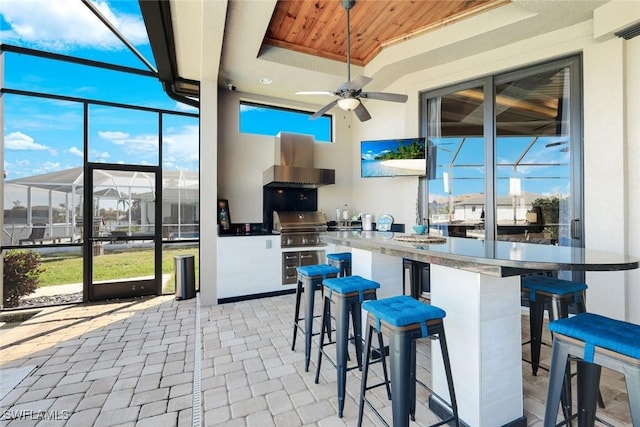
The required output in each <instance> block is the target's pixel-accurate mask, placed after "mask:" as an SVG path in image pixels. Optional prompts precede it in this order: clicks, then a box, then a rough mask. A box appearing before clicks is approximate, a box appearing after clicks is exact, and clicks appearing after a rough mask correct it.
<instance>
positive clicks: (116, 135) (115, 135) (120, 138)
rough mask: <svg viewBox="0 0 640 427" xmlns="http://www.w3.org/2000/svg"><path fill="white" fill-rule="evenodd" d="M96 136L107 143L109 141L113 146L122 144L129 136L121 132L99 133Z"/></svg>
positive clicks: (106, 131)
mask: <svg viewBox="0 0 640 427" xmlns="http://www.w3.org/2000/svg"><path fill="white" fill-rule="evenodd" d="M98 136H99V137H100V138H102V139H106V140H107V141H111V142H113V143H114V144H118V145H120V144H124V143H125V142H126V140H127V138H129V134H128V133H126V132H121V131H108V130H105V131H99V132H98Z"/></svg>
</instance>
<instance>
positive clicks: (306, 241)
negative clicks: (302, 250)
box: [273, 211, 327, 248]
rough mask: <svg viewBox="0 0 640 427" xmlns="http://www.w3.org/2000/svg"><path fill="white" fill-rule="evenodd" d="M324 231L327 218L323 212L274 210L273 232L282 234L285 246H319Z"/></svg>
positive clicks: (283, 245)
mask: <svg viewBox="0 0 640 427" xmlns="http://www.w3.org/2000/svg"><path fill="white" fill-rule="evenodd" d="M323 231H327V218H326V217H325V215H324V213H322V212H278V211H275V212H273V232H274V233H278V234H280V235H281V238H280V240H281V242H280V243H281V245H282V247H283V248H285V247H286V248H292V247H299V246H319V245H320V244H321V242H320V233H322V232H323Z"/></svg>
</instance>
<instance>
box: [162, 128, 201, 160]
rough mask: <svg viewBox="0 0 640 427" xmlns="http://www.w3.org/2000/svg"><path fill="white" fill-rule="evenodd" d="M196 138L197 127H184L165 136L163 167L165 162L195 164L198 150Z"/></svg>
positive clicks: (197, 133) (197, 135) (197, 136)
mask: <svg viewBox="0 0 640 427" xmlns="http://www.w3.org/2000/svg"><path fill="white" fill-rule="evenodd" d="M198 138H199V130H198V126H184V127H183V128H182V129H179V130H176V131H175V132H173V133H171V134H168V135H167V134H165V135H164V140H163V145H164V156H165V165H166V162H172V163H175V164H181V163H184V162H189V163H191V162H197V161H198V156H199V150H200V146H199V143H198V142H199V139H198Z"/></svg>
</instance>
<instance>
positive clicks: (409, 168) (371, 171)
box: [360, 138, 427, 178]
mask: <svg viewBox="0 0 640 427" xmlns="http://www.w3.org/2000/svg"><path fill="white" fill-rule="evenodd" d="M426 174H427V162H426V150H425V138H399V139H379V140H375V141H361V142H360V175H361V176H362V177H363V178H372V177H385V176H426Z"/></svg>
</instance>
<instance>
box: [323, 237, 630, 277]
mask: <svg viewBox="0 0 640 427" xmlns="http://www.w3.org/2000/svg"><path fill="white" fill-rule="evenodd" d="M398 236H407V235H406V234H404V233H391V232H376V231H336V232H327V233H325V234H323V236H322V239H323V242H325V243H334V244H337V245H341V246H346V247H352V248H358V249H365V250H370V251H377V252H380V253H383V254H388V255H394V256H399V257H404V258H410V259H414V260H417V261H422V262H426V263H429V264H438V265H444V266H448V267H453V268H458V269H461V270H467V271H472V272H476V273H483V274H487V275H490V276H496V277H505V276H516V275H520V274H522V273H523V270H538V271H539V270H550V271H558V270H583V271H618V270H632V269H635V268H638V259H637V258H634V257H632V256H629V255H625V254H617V253H611V252H602V251H595V250H591V249H580V248H572V247H567V246H549V245H539V244H533V243H520V242H506V241H494V240H480V239H467V238H462V237H446V238H445V239H446V241H445V242H444V243H422V242H415V243H412V242H404V241H398V240H396V237H398ZM425 236H426V235H425Z"/></svg>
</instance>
